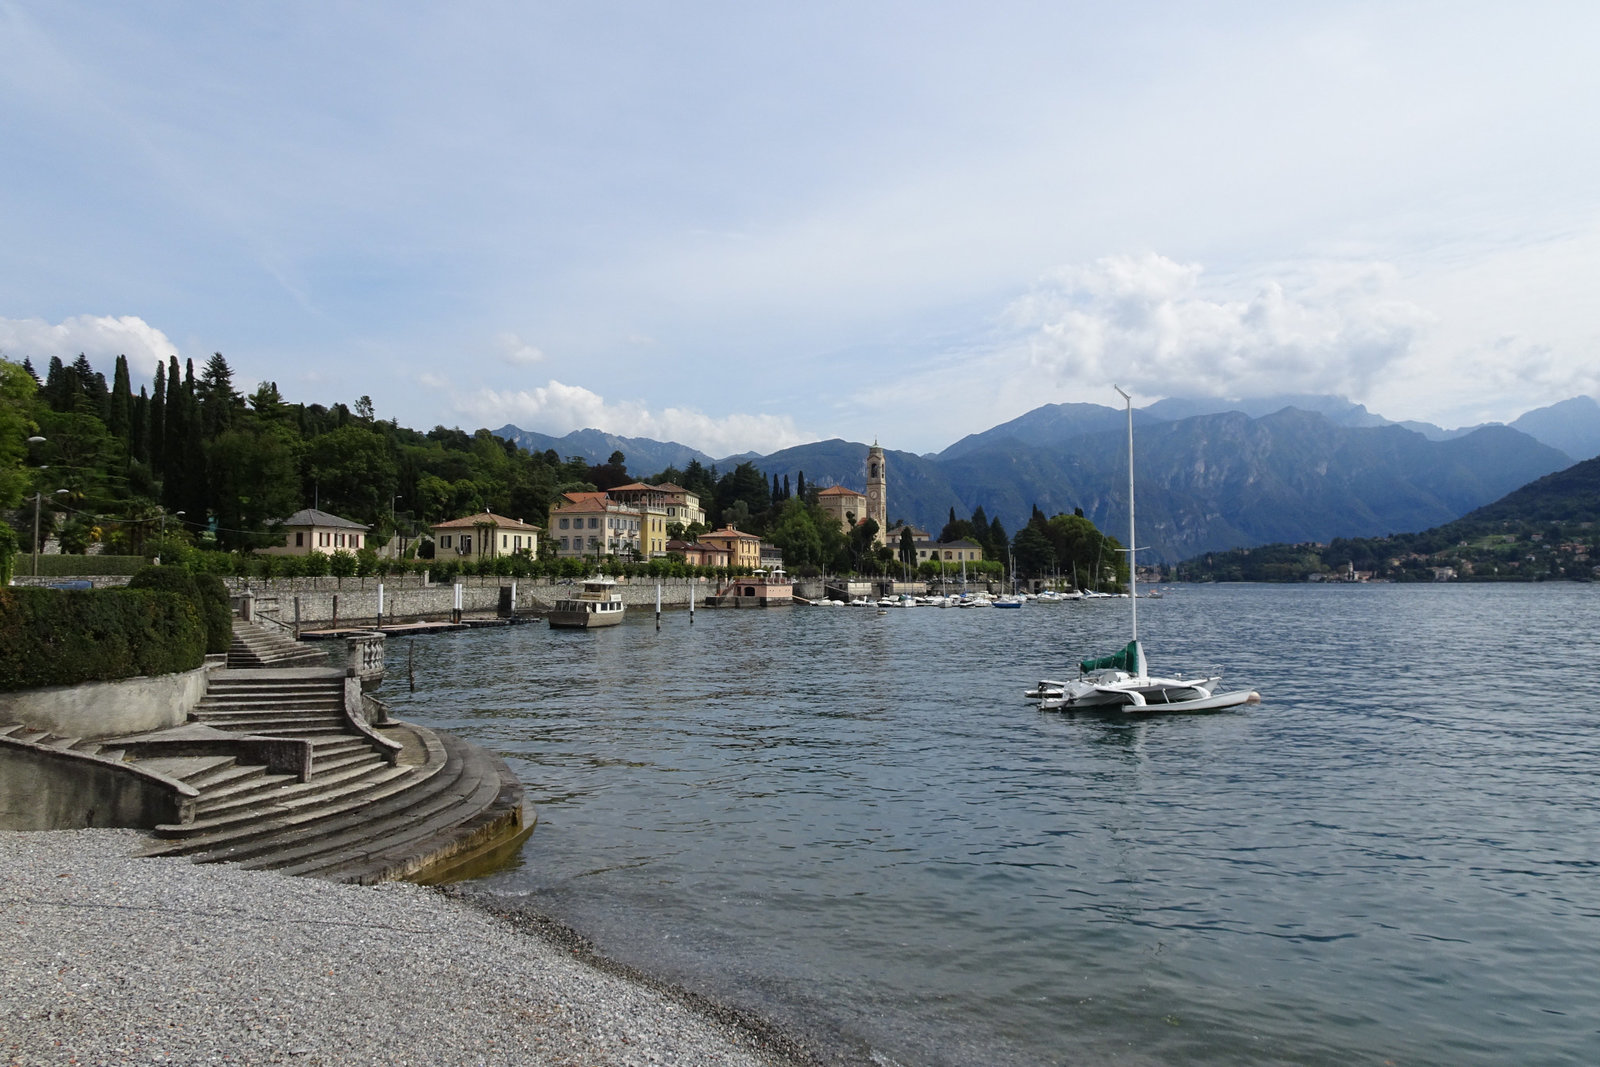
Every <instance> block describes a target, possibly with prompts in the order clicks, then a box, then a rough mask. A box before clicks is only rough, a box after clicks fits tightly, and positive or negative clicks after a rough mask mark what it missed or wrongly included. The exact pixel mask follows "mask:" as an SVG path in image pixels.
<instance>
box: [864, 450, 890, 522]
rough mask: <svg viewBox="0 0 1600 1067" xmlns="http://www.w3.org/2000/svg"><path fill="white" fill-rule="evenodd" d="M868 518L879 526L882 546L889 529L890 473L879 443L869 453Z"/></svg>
mask: <svg viewBox="0 0 1600 1067" xmlns="http://www.w3.org/2000/svg"><path fill="white" fill-rule="evenodd" d="M867 518H869V519H871V520H872V521H873V522H876V523H877V524H878V537H877V540H878V543H879V544H882V543H883V537H884V533H885V532H886V531H887V530H888V529H889V471H888V468H887V467H886V466H885V465H884V462H883V449H881V448H879V447H878V442H877V441H873V442H872V448H871V449H870V450H869V451H868V452H867Z"/></svg>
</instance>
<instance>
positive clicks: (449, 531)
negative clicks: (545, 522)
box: [428, 511, 540, 559]
mask: <svg viewBox="0 0 1600 1067" xmlns="http://www.w3.org/2000/svg"><path fill="white" fill-rule="evenodd" d="M428 529H429V530H431V531H432V532H433V554H434V558H435V559H450V558H451V557H452V556H454V557H457V558H461V559H495V558H497V557H500V556H515V555H518V554H520V553H527V554H528V555H530V556H537V555H538V554H539V533H540V530H539V527H537V526H530V525H529V524H528V523H525V522H523V521H522V520H520V519H508V518H506V517H505V516H504V515H496V514H495V513H494V512H492V511H483V512H479V513H478V514H476V515H468V516H467V517H466V518H464V519H451V520H450V521H449V522H441V523H437V524H435V525H433V526H430V527H428Z"/></svg>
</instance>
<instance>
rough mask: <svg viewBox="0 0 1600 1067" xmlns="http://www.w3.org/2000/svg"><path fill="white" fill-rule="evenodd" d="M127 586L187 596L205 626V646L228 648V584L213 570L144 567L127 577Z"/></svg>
mask: <svg viewBox="0 0 1600 1067" xmlns="http://www.w3.org/2000/svg"><path fill="white" fill-rule="evenodd" d="M128 588H129V589H155V590H159V591H161V592H167V593H177V594H179V595H180V596H184V597H187V598H188V599H189V601H190V602H191V603H192V604H194V606H195V611H196V612H197V613H198V614H199V615H200V618H201V621H202V623H203V624H204V626H205V650H206V651H207V652H213V653H215V652H226V651H228V644H229V643H230V642H231V641H232V640H233V603H232V601H231V600H230V599H229V596H228V587H227V586H226V585H225V584H223V581H222V579H221V578H218V577H217V576H216V575H215V574H191V573H190V572H189V570H188V569H187V568H185V567H146V568H144V569H143V570H141V571H140V572H139V573H138V574H135V575H134V576H133V577H132V578H131V579H129V580H128Z"/></svg>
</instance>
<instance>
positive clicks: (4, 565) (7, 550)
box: [0, 522, 17, 585]
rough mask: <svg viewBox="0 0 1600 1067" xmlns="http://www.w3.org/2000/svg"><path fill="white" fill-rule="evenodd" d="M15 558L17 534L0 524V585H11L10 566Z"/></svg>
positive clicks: (4, 524)
mask: <svg viewBox="0 0 1600 1067" xmlns="http://www.w3.org/2000/svg"><path fill="white" fill-rule="evenodd" d="M16 558H17V533H16V531H15V530H13V529H12V528H11V527H10V526H8V525H7V524H6V523H4V522H0V585H10V584H11V565H12V562H13V561H14V560H15V559H16Z"/></svg>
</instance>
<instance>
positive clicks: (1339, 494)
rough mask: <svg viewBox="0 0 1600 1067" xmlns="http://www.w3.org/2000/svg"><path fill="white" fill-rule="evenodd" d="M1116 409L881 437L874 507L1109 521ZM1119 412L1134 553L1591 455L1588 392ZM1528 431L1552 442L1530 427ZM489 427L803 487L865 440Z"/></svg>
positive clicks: (597, 452) (1120, 522)
mask: <svg viewBox="0 0 1600 1067" xmlns="http://www.w3.org/2000/svg"><path fill="white" fill-rule="evenodd" d="M1281 401H1298V403H1280V402H1281ZM1241 407H1243V408H1247V409H1248V410H1242V411H1241V410H1238V409H1239V408H1241ZM1125 419H1126V415H1125V412H1124V411H1122V410H1120V409H1117V408H1112V407H1107V406H1102V405H1098V404H1049V405H1044V406H1042V407H1039V408H1036V409H1034V410H1033V411H1030V412H1027V413H1026V414H1024V415H1022V416H1019V417H1018V418H1016V419H1012V420H1011V421H1009V422H1006V423H1002V424H1001V425H999V426H996V427H993V428H991V429H989V430H985V431H983V432H982V433H977V434H971V435H968V436H967V437H964V438H962V439H961V440H960V441H957V442H956V443H954V444H952V445H951V446H949V447H948V448H946V449H945V450H944V451H942V452H939V453H936V454H932V455H926V456H920V455H916V454H914V453H910V452H897V451H894V450H892V449H891V450H887V451H886V458H887V462H888V467H889V486H890V497H889V517H890V520H891V521H896V520H902V519H903V520H905V521H909V522H911V523H914V524H916V525H918V526H921V527H923V528H925V529H928V530H930V531H931V532H933V533H935V534H936V533H937V532H938V531H939V529H940V528H941V527H942V526H943V525H944V523H945V521H946V519H947V518H948V517H949V514H950V512H951V511H952V510H953V511H954V512H955V514H956V515H957V516H958V517H962V518H965V517H967V516H968V515H970V514H971V513H972V511H973V510H974V509H975V508H976V507H978V506H980V505H981V506H982V507H983V509H984V511H985V512H986V513H987V514H988V515H989V516H990V517H991V518H998V519H999V520H1000V521H1001V524H1002V525H1003V526H1004V527H1005V528H1006V530H1007V531H1008V532H1013V533H1014V532H1015V531H1016V530H1017V529H1018V528H1019V527H1020V526H1021V525H1022V524H1023V523H1025V522H1026V521H1027V517H1028V516H1029V515H1030V514H1031V513H1032V509H1033V508H1034V507H1035V506H1037V507H1038V508H1039V509H1040V510H1042V511H1043V512H1044V513H1045V514H1047V515H1050V514H1055V513H1057V512H1071V511H1072V510H1073V509H1074V508H1081V509H1082V510H1083V512H1084V514H1085V515H1086V516H1087V517H1088V518H1090V519H1091V520H1092V521H1094V522H1095V524H1096V525H1098V526H1100V527H1101V528H1102V529H1110V530H1117V529H1122V528H1124V527H1125V526H1126V523H1127V501H1126V493H1127V490H1126V479H1127V460H1126V454H1127V453H1126V443H1125V442H1126V438H1125V433H1126V430H1125V427H1126V422H1125ZM1134 420H1135V427H1136V429H1135V438H1136V448H1135V468H1136V473H1137V478H1138V493H1139V501H1138V504H1139V539H1140V542H1141V544H1140V549H1141V558H1147V559H1149V560H1150V561H1152V562H1158V561H1165V562H1176V561H1177V560H1180V559H1185V558H1188V557H1191V556H1193V555H1195V554H1196V553H1199V552H1207V551H1214V550H1220V549H1226V548H1234V547H1242V546H1250V545H1258V544H1267V543H1272V542H1291V543H1293V542H1301V541H1327V540H1329V539H1331V538H1333V537H1371V536H1382V535H1384V534H1389V533H1399V532H1408V531H1417V530H1424V529H1428V528H1431V527H1434V526H1439V525H1441V524H1443V523H1446V522H1449V521H1451V520H1452V519H1455V518H1458V517H1460V516H1461V515H1463V514H1465V513H1467V512H1469V511H1472V510H1473V509H1474V508H1478V507H1481V506H1483V505H1485V504H1487V503H1489V502H1491V501H1494V500H1497V499H1499V498H1501V497H1503V496H1505V495H1506V494H1507V493H1510V492H1512V491H1513V490H1515V489H1517V488H1518V487H1520V486H1524V485H1526V484H1528V483H1529V482H1531V481H1533V480H1534V479H1537V478H1540V477H1541V476H1544V475H1548V474H1551V473H1553V472H1555V471H1560V470H1562V469H1564V468H1567V467H1570V466H1571V465H1572V453H1571V452H1570V451H1569V450H1568V449H1564V448H1561V447H1560V446H1558V445H1556V444H1554V443H1553V442H1554V441H1561V442H1563V443H1565V444H1566V445H1567V446H1568V447H1569V448H1571V449H1577V450H1579V451H1582V450H1583V449H1585V448H1591V447H1592V448H1593V450H1594V452H1595V453H1596V454H1600V405H1597V404H1595V402H1594V401H1593V400H1592V399H1590V398H1588V397H1579V398H1575V399H1574V400H1570V401H1564V402H1563V403H1561V404H1557V405H1552V406H1551V407H1548V408H1541V409H1539V410H1538V411H1532V412H1528V413H1527V414H1526V415H1524V416H1522V418H1520V419H1518V420H1517V423H1518V424H1521V425H1517V424H1513V425H1512V426H1503V425H1499V424H1492V425H1487V426H1480V427H1475V428H1470V429H1463V430H1459V431H1446V430H1442V429H1440V428H1438V427H1432V426H1429V427H1427V430H1429V431H1432V432H1423V431H1422V430H1419V429H1416V428H1415V426H1414V425H1413V424H1406V425H1402V424H1399V423H1394V422H1390V421H1389V420H1387V419H1384V418H1383V417H1382V416H1379V415H1376V414H1373V413H1372V412H1369V411H1368V410H1367V409H1366V408H1365V407H1364V406H1362V405H1360V404H1354V403H1351V402H1350V401H1348V400H1345V399H1344V398H1342V397H1317V396H1280V397H1271V398H1265V399H1261V400H1253V401H1249V402H1246V403H1231V402H1228V401H1216V400H1180V399H1174V400H1166V401H1160V402H1158V403H1156V404H1153V405H1151V406H1150V407H1148V408H1144V409H1141V410H1136V411H1135V412H1134ZM1535 430H1536V431H1538V432H1539V433H1541V434H1545V435H1547V436H1548V437H1549V438H1551V440H1544V441H1542V442H1541V440H1540V439H1536V437H1535V435H1534V434H1533V432H1531V431H1535ZM495 433H496V434H497V435H498V436H500V437H504V438H508V439H510V440H514V441H516V442H517V443H518V444H519V445H522V446H523V447H526V448H531V449H537V450H539V451H546V450H554V451H555V452H557V453H558V454H559V455H561V456H562V457H567V456H572V455H577V456H583V457H584V458H585V459H587V460H588V461H589V462H591V463H603V462H605V461H606V460H607V459H608V458H609V457H610V455H611V454H612V453H613V452H618V451H620V452H622V453H623V455H624V456H625V457H626V459H627V463H628V469H629V470H630V472H632V473H634V474H636V475H638V476H639V477H649V476H651V475H653V474H655V473H657V472H659V471H661V470H664V469H666V468H667V467H677V468H679V469H682V468H683V467H684V466H686V465H687V464H688V463H689V462H690V461H691V460H699V461H700V462H701V463H702V464H704V465H705V466H707V467H711V466H713V465H715V466H716V467H718V468H719V469H720V470H722V471H724V472H726V471H728V470H731V469H732V468H733V467H734V466H735V465H737V463H738V462H740V461H743V460H747V459H748V460H751V461H752V462H754V463H755V464H756V466H757V467H758V468H760V469H761V470H762V471H763V473H765V474H766V475H767V476H768V477H771V476H773V475H777V476H779V477H784V476H789V477H790V478H791V480H793V479H794V478H795V477H796V476H798V475H799V474H800V473H802V472H803V473H804V474H805V477H806V481H807V483H808V484H811V485H817V486H826V485H848V486H853V487H856V488H861V487H863V486H864V485H865V474H866V472H865V461H866V451H867V446H866V445H865V444H858V443H852V442H847V441H843V440H839V439H834V440H830V441H819V442H813V443H810V444H806V445H800V446H797V447H794V448H788V449H784V450H782V451H779V452H774V453H772V454H771V455H767V456H758V455H752V454H748V453H747V454H742V455H738V456H730V457H723V458H721V459H714V458H713V457H711V456H709V455H707V454H705V453H703V452H700V451H699V450H697V449H693V448H689V447H688V446H686V445H681V444H676V443H671V442H668V443H662V442H658V441H652V440H649V439H647V438H629V437H621V436H617V435H614V434H607V433H603V432H601V431H598V430H580V431H577V432H575V433H571V434H567V435H566V436H564V437H559V438H557V437H550V436H548V435H544V434H539V433H534V432H530V431H525V430H521V429H519V428H517V427H515V426H505V427H502V428H501V429H500V430H497V431H495Z"/></svg>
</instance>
